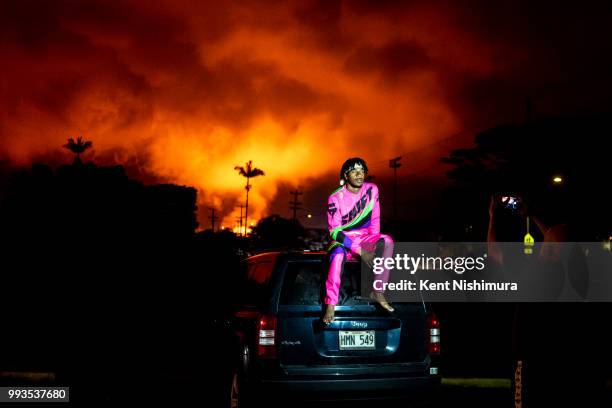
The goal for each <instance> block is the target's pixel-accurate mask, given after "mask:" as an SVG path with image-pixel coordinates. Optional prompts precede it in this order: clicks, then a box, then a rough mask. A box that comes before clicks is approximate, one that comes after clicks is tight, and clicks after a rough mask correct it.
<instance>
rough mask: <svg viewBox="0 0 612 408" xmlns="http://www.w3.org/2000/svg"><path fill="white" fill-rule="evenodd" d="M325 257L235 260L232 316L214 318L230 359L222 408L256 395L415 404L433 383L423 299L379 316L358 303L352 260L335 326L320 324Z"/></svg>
mask: <svg viewBox="0 0 612 408" xmlns="http://www.w3.org/2000/svg"><path fill="white" fill-rule="evenodd" d="M327 258H328V257H327V254H326V253H324V252H287V253H266V254H261V255H257V256H253V257H251V258H248V259H247V260H246V261H245V264H244V268H243V272H242V277H241V280H242V281H241V282H234V284H232V287H233V289H232V290H233V291H234V292H235V293H236V299H235V301H234V302H233V303H234V305H233V307H232V310H231V312H229V313H228V316H226V318H225V319H223V321H222V322H219V324H220V325H221V326H222V327H223V331H224V332H225V337H224V338H225V339H226V341H225V342H224V343H225V344H224V346H225V348H226V350H227V351H228V353H229V360H228V359H227V358H225V359H224V360H225V361H229V362H230V363H231V364H230V366H229V367H228V366H227V365H226V367H227V368H229V370H227V372H226V376H224V378H225V381H224V386H223V387H221V388H222V389H223V391H222V394H223V395H222V400H223V405H224V406H233V407H235V406H244V405H245V404H246V403H247V402H249V401H252V400H255V399H257V398H259V397H261V396H262V395H266V396H267V398H266V400H267V401H270V400H271V397H272V398H273V399H274V400H278V399H279V398H280V397H281V396H283V397H295V398H299V399H300V400H303V399H305V398H308V399H315V400H326V399H339V398H350V399H368V398H389V397H398V396H403V397H419V399H422V398H423V397H427V396H428V395H429V394H430V393H431V392H432V391H434V390H435V389H436V388H437V387H438V386H439V384H440V377H439V372H438V367H439V366H438V358H439V354H440V327H439V322H438V319H437V318H436V316H435V315H434V314H433V312H431V311H430V310H429V306H428V305H427V304H425V303H416V304H415V303H410V304H408V303H402V304H399V303H398V304H395V305H394V306H395V309H396V310H395V312H393V313H388V312H387V311H385V310H384V309H383V308H381V307H380V306H379V305H378V304H377V303H375V302H373V301H371V300H369V298H363V297H361V296H360V284H361V279H360V265H359V263H358V262H347V263H346V264H345V269H344V274H343V277H342V286H341V292H340V301H339V304H338V306H337V307H336V319H335V321H334V322H332V323H331V324H329V325H324V324H323V323H322V322H321V316H322V311H323V305H322V301H321V300H322V298H323V295H324V290H325V289H324V288H325V279H326V277H327V268H328V262H327ZM236 288H240V289H236Z"/></svg>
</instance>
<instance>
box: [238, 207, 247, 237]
mask: <svg viewBox="0 0 612 408" xmlns="http://www.w3.org/2000/svg"><path fill="white" fill-rule="evenodd" d="M238 207H240V229H239V230H238V235H242V209H243V208H244V207H245V206H244V205H239V206H238ZM244 233H245V234H246V228H245V229H244Z"/></svg>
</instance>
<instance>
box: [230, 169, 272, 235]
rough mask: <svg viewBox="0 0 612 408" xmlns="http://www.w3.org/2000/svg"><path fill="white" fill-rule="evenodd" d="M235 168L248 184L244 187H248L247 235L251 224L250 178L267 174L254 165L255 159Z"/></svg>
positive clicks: (245, 220) (246, 209) (245, 217)
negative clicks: (249, 221)
mask: <svg viewBox="0 0 612 408" xmlns="http://www.w3.org/2000/svg"><path fill="white" fill-rule="evenodd" d="M234 170H237V171H238V173H239V174H240V175H241V176H242V177H246V179H247V182H246V186H245V187H244V188H245V189H246V204H245V215H244V225H245V227H244V234H245V235H246V231H247V228H249V224H248V222H247V221H248V219H249V217H248V215H249V190H250V189H251V185H250V184H249V180H250V179H251V178H253V177H257V176H265V174H264V172H263V170H261V169H258V168H257V167H253V161H252V160H249V161H248V162H247V164H246V166H245V167H242V166H235V167H234Z"/></svg>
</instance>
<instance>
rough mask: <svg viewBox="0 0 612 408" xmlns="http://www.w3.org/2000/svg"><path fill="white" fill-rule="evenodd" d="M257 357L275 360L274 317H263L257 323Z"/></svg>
mask: <svg viewBox="0 0 612 408" xmlns="http://www.w3.org/2000/svg"><path fill="white" fill-rule="evenodd" d="M257 356H258V357H261V358H276V316H270V315H263V316H261V317H260V318H259V321H258V322H257Z"/></svg>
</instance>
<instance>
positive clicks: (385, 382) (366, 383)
mask: <svg viewBox="0 0 612 408" xmlns="http://www.w3.org/2000/svg"><path fill="white" fill-rule="evenodd" d="M439 386H440V378H439V377H435V376H427V377H397V378H396V377H394V378H388V377H387V378H359V379H324V380H322V379H313V380H308V379H299V380H293V379H292V380H272V381H269V380H267V381H259V382H257V384H254V389H253V391H255V393H256V394H261V395H266V396H268V397H270V396H271V395H275V396H279V397H281V396H291V397H295V396H300V398H303V399H309V400H327V399H340V398H341V399H384V398H398V397H414V398H416V399H422V398H427V397H428V396H430V395H431V394H432V393H434V392H435V391H436V390H437V389H438V387H439Z"/></svg>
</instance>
